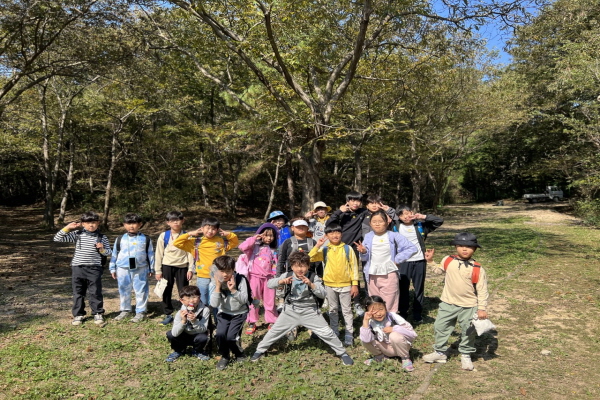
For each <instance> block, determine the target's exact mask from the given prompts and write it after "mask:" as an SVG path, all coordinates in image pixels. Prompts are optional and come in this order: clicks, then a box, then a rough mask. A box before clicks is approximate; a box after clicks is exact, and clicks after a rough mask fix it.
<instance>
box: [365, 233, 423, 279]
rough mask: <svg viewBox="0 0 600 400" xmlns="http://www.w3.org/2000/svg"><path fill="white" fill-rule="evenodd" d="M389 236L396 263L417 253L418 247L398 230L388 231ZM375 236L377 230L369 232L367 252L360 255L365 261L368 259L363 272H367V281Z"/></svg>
mask: <svg viewBox="0 0 600 400" xmlns="http://www.w3.org/2000/svg"><path fill="white" fill-rule="evenodd" d="M387 234H388V238H389V241H390V253H391V256H392V261H393V262H394V264H400V263H401V262H404V261H406V260H408V259H409V258H410V257H411V256H412V255H413V254H414V253H416V251H417V248H416V247H415V246H414V245H413V244H412V243H411V242H409V241H408V239H406V238H405V237H404V236H402V235H401V234H399V233H398V232H391V231H387ZM374 237H375V232H372V231H371V232H369V233H367V236H365V239H364V241H363V246H365V247H366V248H367V252H366V253H364V254H361V255H360V258H361V259H362V260H363V261H366V264H365V265H364V266H363V273H364V274H365V280H366V281H367V283H368V282H369V268H370V267H371V249H372V248H373V238H374Z"/></svg>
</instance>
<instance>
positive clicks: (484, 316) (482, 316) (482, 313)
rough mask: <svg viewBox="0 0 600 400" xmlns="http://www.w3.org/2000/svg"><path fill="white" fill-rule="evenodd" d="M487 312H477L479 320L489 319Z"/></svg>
mask: <svg viewBox="0 0 600 400" xmlns="http://www.w3.org/2000/svg"><path fill="white" fill-rule="evenodd" d="M487 317H488V316H487V312H486V311H485V310H477V318H479V319H487Z"/></svg>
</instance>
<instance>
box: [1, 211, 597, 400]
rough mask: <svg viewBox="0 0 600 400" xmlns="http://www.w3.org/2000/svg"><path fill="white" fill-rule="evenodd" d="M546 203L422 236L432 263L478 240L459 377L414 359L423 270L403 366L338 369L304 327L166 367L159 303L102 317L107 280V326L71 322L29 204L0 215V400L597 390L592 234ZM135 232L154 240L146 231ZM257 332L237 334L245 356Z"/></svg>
mask: <svg viewBox="0 0 600 400" xmlns="http://www.w3.org/2000/svg"><path fill="white" fill-rule="evenodd" d="M556 207H557V206H556V205H551V206H539V205H538V206H527V205H518V204H515V205H509V206H507V207H485V206H461V207H448V208H447V209H445V210H444V213H445V219H446V222H445V224H444V225H443V226H442V228H440V229H439V230H438V231H437V232H435V233H434V234H432V235H431V237H430V245H432V246H434V247H435V248H436V253H437V257H436V259H437V260H438V261H439V259H441V257H442V256H443V255H445V254H449V253H451V251H452V248H451V247H450V246H448V244H447V243H448V242H449V240H450V239H451V238H452V236H453V235H454V234H455V233H456V232H460V231H463V230H469V231H471V232H473V233H475V234H477V235H478V237H479V239H480V243H481V244H482V245H483V246H484V249H483V250H482V251H478V252H477V253H476V258H477V260H478V261H480V262H481V263H482V264H483V266H484V268H486V271H487V272H488V276H489V280H490V289H491V293H492V298H491V300H490V309H489V314H490V317H491V318H492V321H493V322H494V323H495V324H496V326H497V328H498V332H497V333H494V334H486V335H484V336H482V337H479V338H478V339H477V342H476V346H477V357H476V359H475V363H474V364H475V368H476V370H475V371H473V372H466V371H462V370H461V369H460V361H459V360H458V359H457V358H455V357H453V358H451V359H450V360H449V362H448V364H446V365H438V366H430V365H428V364H423V363H422V362H421V361H420V359H421V357H422V355H423V354H426V353H429V352H430V351H431V346H432V343H433V321H434V318H435V314H436V312H437V304H438V303H439V295H440V294H441V289H442V286H443V280H442V279H443V278H442V277H441V276H436V275H433V274H430V275H429V277H428V280H427V284H426V296H427V302H428V304H427V315H426V318H425V323H424V324H422V325H419V326H417V328H416V330H417V333H418V334H419V337H418V338H417V340H416V342H415V343H414V346H413V350H412V354H411V355H412V357H413V359H414V361H415V365H416V371H415V372H413V373H411V374H409V373H405V372H403V371H402V369H401V367H400V365H399V363H398V362H397V361H390V362H386V363H384V364H379V365H373V366H370V367H368V366H366V365H364V364H363V363H362V361H364V360H365V359H366V358H367V356H366V355H365V353H364V351H363V349H362V348H361V347H360V345H359V341H358V340H356V341H355V344H356V345H355V346H354V347H353V348H351V349H350V350H349V353H350V354H351V355H352V356H353V358H354V359H355V361H356V364H355V365H354V366H353V367H344V366H343V365H341V363H340V361H339V359H337V358H336V357H335V356H334V355H333V353H332V352H331V351H330V350H329V349H328V348H327V347H326V346H324V345H323V344H322V343H320V342H319V341H316V340H311V339H309V338H308V334H307V332H305V331H303V332H301V334H300V335H299V339H298V340H297V341H296V342H294V343H287V342H283V341H282V342H280V343H278V345H277V346H275V347H274V348H273V349H272V350H271V351H270V352H269V353H268V356H267V357H265V358H263V359H262V360H261V361H260V362H258V363H256V364H254V363H247V364H243V365H234V366H232V367H230V368H228V369H227V370H226V371H224V372H219V371H216V369H215V363H216V360H215V359H214V358H213V359H212V360H211V361H208V362H201V361H199V360H197V359H192V358H189V357H186V358H183V359H180V360H178V361H177V362H175V363H172V364H167V363H165V362H164V358H165V357H166V355H167V354H168V353H169V346H168V343H167V341H166V338H165V331H166V329H165V328H164V327H162V326H160V325H159V324H158V322H159V321H160V319H161V313H160V311H161V309H160V304H159V302H158V301H157V299H156V298H153V297H152V298H151V304H150V315H149V316H150V319H149V320H147V321H145V322H143V323H141V324H137V325H135V324H131V323H129V322H122V323H116V322H114V321H111V319H112V318H113V317H115V316H116V315H117V314H118V292H117V290H116V283H115V282H114V281H113V280H112V279H110V276H109V274H106V275H105V277H104V284H105V293H106V296H105V308H106V309H107V320H108V324H107V325H106V326H105V327H104V328H98V327H96V326H94V324H93V323H92V322H91V321H88V322H87V323H85V324H84V325H83V326H81V327H74V326H71V325H70V319H71V317H70V305H71V304H70V303H71V296H70V290H71V289H70V269H69V268H68V262H69V259H70V255H71V253H72V248H71V247H69V246H63V245H55V244H53V243H52V242H51V238H52V234H51V233H48V232H44V231H41V230H40V229H38V228H37V227H36V223H35V221H36V218H37V215H38V214H37V213H38V211H39V210H35V209H18V210H14V209H0V225H1V226H2V227H3V229H2V231H3V232H4V233H2V234H1V235H0V261H1V262H0V360H2V361H1V362H0V376H2V378H3V379H2V380H1V381H0V399H4V398H5V399H71V398H72V399H77V398H82V399H127V398H131V399H142V398H144V399H155V398H156V399H164V398H174V399H188V398H189V399H196V398H199V397H200V396H203V397H206V398H210V399H221V398H223V399H224V398H232V399H245V398H256V399H280V398H304V399H334V398H335V399H365V398H371V397H372V398H381V399H388V398H413V399H416V398H423V399H445V398H449V397H460V398H469V399H512V398H532V399H563V398H575V399H578V398H583V399H586V398H589V399H596V398H600V368H599V366H600V365H599V363H598V361H597V354H599V352H600V344H599V340H600V339H599V338H600V322H599V321H600V318H599V308H600V307H599V306H600V293H599V287H600V285H599V284H600V280H599V278H598V272H597V271H598V266H599V264H600V257H599V256H598V254H599V252H598V250H600V244H599V243H600V241H599V239H600V231H598V230H593V229H589V228H586V227H583V226H580V225H578V224H576V223H575V222H576V221H574V220H573V219H572V218H569V217H568V216H565V215H563V214H560V213H558V212H556V211H555V210H554V208H556ZM558 208H560V206H558ZM245 222H246V223H250V222H252V221H245ZM228 227H231V226H228ZM147 229H148V230H147V232H150V233H152V234H154V235H157V234H158V227H148V228H147ZM151 296H153V295H151ZM356 326H357V327H358V326H359V324H358V323H357V325H356ZM264 333H265V330H264V328H262V329H259V330H258V331H257V333H256V334H255V335H254V336H253V337H244V346H245V347H246V349H247V353H248V354H251V353H252V352H253V350H254V348H255V347H256V345H257V343H258V341H260V338H261V337H262V335H263V334H264ZM458 335H459V333H458V332H455V336H454V337H453V338H452V340H451V342H453V341H454V340H455V339H457V338H458ZM542 350H548V351H549V352H550V354H549V355H542V354H541V352H542ZM451 353H452V354H456V350H455V347H453V348H452V350H451Z"/></svg>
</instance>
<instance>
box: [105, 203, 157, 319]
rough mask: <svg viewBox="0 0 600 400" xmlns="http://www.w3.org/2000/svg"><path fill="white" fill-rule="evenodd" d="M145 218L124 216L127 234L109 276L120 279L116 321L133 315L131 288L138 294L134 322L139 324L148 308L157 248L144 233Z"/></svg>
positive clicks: (117, 247) (116, 251)
mask: <svg viewBox="0 0 600 400" xmlns="http://www.w3.org/2000/svg"><path fill="white" fill-rule="evenodd" d="M142 225H143V224H142V217H140V216H139V215H137V214H133V213H129V214H125V217H124V218H123V226H124V227H125V230H126V231H127V233H126V234H124V235H123V236H119V237H118V238H117V240H116V241H115V245H114V248H113V251H112V257H111V259H110V266H109V269H110V274H111V276H112V277H113V279H117V281H118V285H119V298H120V300H121V306H120V308H121V313H120V314H119V315H118V316H116V317H115V321H122V320H123V319H125V318H127V317H128V316H129V314H131V289H133V290H134V291H135V316H134V317H133V318H132V319H131V322H133V323H137V322H141V321H143V320H144V318H145V317H146V311H147V305H148V293H149V292H150V289H149V285H148V277H150V276H152V274H153V273H154V249H153V248H152V241H151V240H150V238H149V237H148V236H146V235H144V234H143V233H140V228H141V227H142Z"/></svg>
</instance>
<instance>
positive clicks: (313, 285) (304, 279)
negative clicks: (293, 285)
mask: <svg viewBox="0 0 600 400" xmlns="http://www.w3.org/2000/svg"><path fill="white" fill-rule="evenodd" d="M300 280H301V281H302V282H304V283H306V284H307V285H308V287H309V288H311V289H314V288H315V284H314V283H312V282H311V281H310V279H308V278H307V277H306V275H302V276H301V277H300Z"/></svg>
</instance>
